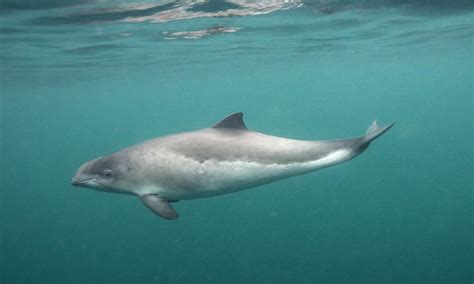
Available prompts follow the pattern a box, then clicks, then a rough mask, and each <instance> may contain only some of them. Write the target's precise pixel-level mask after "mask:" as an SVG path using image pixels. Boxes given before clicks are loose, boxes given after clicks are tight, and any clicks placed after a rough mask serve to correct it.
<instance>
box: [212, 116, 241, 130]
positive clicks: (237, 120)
mask: <svg viewBox="0 0 474 284" xmlns="http://www.w3.org/2000/svg"><path fill="white" fill-rule="evenodd" d="M243 118H244V114H243V113H241V112H236V113H233V114H230V115H228V116H227V117H226V118H224V119H223V120H221V121H220V122H218V123H217V124H215V125H214V126H212V128H218V129H240V130H247V126H245V123H244V120H243Z"/></svg>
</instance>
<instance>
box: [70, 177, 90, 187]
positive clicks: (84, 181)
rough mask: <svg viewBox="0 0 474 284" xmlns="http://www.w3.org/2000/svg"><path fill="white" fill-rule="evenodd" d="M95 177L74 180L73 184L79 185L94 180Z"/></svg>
mask: <svg viewBox="0 0 474 284" xmlns="http://www.w3.org/2000/svg"><path fill="white" fill-rule="evenodd" d="M94 179H95V178H86V179H81V180H74V179H73V180H72V181H71V184H72V185H74V186H79V185H83V184H85V183H87V182H88V181H91V180H94Z"/></svg>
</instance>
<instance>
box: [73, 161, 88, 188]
mask: <svg viewBox="0 0 474 284" xmlns="http://www.w3.org/2000/svg"><path fill="white" fill-rule="evenodd" d="M88 164H89V162H86V163H84V164H82V166H80V167H79V169H77V171H76V173H75V174H74V176H73V177H72V179H71V184H72V185H73V186H81V185H84V184H86V183H87V181H89V180H91V178H90V177H87V176H85V175H84V174H83V173H84V170H85V169H86V168H87V165H88Z"/></svg>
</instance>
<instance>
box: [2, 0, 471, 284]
mask: <svg viewBox="0 0 474 284" xmlns="http://www.w3.org/2000/svg"><path fill="white" fill-rule="evenodd" d="M428 2H430V3H428ZM473 11H474V9H473V5H472V3H471V1H454V2H453V1H437V2H432V1H385V2H383V3H381V2H379V1H314V2H301V1H259V2H251V1H194V2H182V1H180V2H171V1H148V2H139V1H120V2H118V1H39V2H31V1H12V0H3V1H1V2H0V76H1V77H0V95H1V101H0V102H1V105H0V107H1V121H0V122H1V132H0V134H1V140H0V141H1V160H0V165H1V173H2V180H1V189H0V193H1V195H0V197H1V198H0V212H1V214H0V233H1V239H0V240H1V243H0V249H1V250H0V282H1V283H2V284H5V283H79V282H80V283H315V282H319V283H471V282H472V280H473V277H472V261H473V247H472V235H473V224H472V216H473V215H472V188H473V180H472V169H473V157H472V155H473V140H472V132H473V131H472V129H473V128H472V121H473V114H472V106H473V105H472V94H473V27H474V20H473V16H474V13H473ZM235 111H243V112H244V113H245V120H246V124H247V126H248V127H249V128H251V129H255V130H258V131H262V132H266V133H269V134H273V135H278V136H284V137H291V138H295V139H314V140H322V139H332V138H346V137H352V136H357V135H361V134H363V133H364V131H365V129H366V128H367V127H368V125H369V124H370V123H371V122H372V120H373V119H378V120H379V121H380V123H381V124H385V123H388V122H391V121H394V120H395V121H397V125H396V127H395V128H393V130H391V131H390V132H388V133H387V134H386V135H384V136H383V137H382V138H380V140H377V141H376V142H375V143H373V144H372V145H371V147H370V148H369V149H368V150H367V151H366V152H365V153H364V154H363V155H361V156H360V157H358V158H357V159H355V160H353V161H350V162H348V163H346V164H343V165H339V166H336V167H333V168H329V169H325V170H322V171H319V172H315V173H312V174H308V175H305V176H301V177H296V178H293V179H288V180H284V181H281V182H277V183H274V184H270V185H265V186H262V187H259V188H255V189H251V190H248V191H245V192H240V193H237V194H230V195H224V196H220V197H215V198H209V199H200V200H192V201H181V202H179V203H177V204H176V205H175V208H176V209H177V210H178V211H179V212H180V215H181V218H180V219H179V220H177V221H175V222H169V221H165V220H162V219H160V218H158V217H156V216H154V215H153V214H151V213H150V212H149V211H148V209H147V208H145V207H144V206H143V205H142V204H141V202H139V200H137V199H136V198H134V197H130V196H121V195H114V194H106V193H101V192H94V191H91V190H87V189H78V188H73V187H71V186H70V184H69V181H70V178H71V176H72V175H73V173H74V171H75V170H76V168H77V167H78V166H79V165H80V164H81V163H82V162H84V161H86V160H90V159H92V158H94V157H97V156H100V155H103V154H108V153H111V152H113V151H115V150H118V149H120V148H123V147H125V146H128V145H131V144H134V143H137V142H140V141H143V140H145V139H149V138H153V137H156V136H160V135H165V134H170V133H175V132H179V131H187V130H194V129H199V128H204V127H208V126H210V125H212V124H214V123H215V122H217V121H219V120H220V119H222V118H223V117H224V116H225V115H227V114H229V113H231V112H235Z"/></svg>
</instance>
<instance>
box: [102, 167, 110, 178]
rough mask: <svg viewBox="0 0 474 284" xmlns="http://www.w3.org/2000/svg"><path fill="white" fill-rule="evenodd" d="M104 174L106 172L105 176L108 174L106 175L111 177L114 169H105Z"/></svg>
mask: <svg viewBox="0 0 474 284" xmlns="http://www.w3.org/2000/svg"><path fill="white" fill-rule="evenodd" d="M103 174H104V176H106V177H110V176H112V171H111V170H109V169H105V170H104V171H103Z"/></svg>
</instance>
